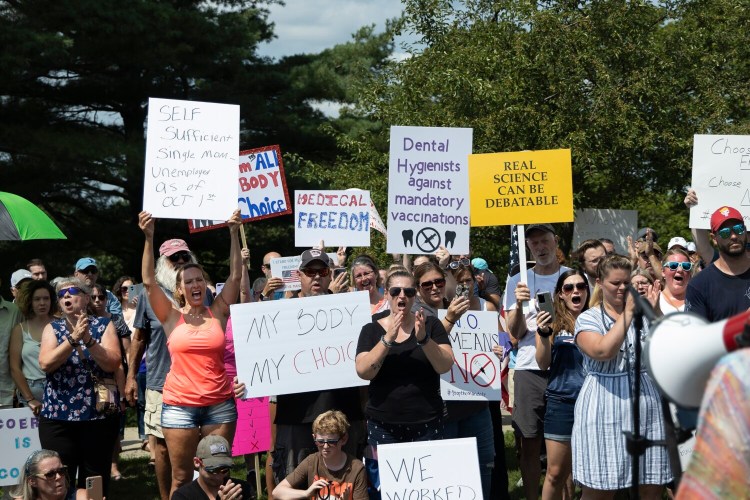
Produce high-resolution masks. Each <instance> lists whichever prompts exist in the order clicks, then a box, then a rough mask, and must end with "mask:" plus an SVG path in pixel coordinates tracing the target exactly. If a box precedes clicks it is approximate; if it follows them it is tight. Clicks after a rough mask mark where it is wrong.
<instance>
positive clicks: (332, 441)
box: [315, 288, 414, 446]
mask: <svg viewBox="0 0 750 500" xmlns="http://www.w3.org/2000/svg"><path fill="white" fill-rule="evenodd" d="M412 290H414V289H413V288H412ZM339 441H341V438H338V439H316V440H315V444H317V445H318V446H325V445H329V446H336V445H337V444H339Z"/></svg>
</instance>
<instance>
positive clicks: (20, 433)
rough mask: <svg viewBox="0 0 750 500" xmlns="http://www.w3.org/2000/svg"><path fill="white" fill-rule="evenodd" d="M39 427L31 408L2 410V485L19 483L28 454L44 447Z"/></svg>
mask: <svg viewBox="0 0 750 500" xmlns="http://www.w3.org/2000/svg"><path fill="white" fill-rule="evenodd" d="M38 428H39V421H38V420H37V418H36V417H35V416H34V414H33V413H32V412H31V410H30V409H29V408H15V409H11V410H0V450H3V452H2V453H1V454H0V486H5V485H11V484H18V482H19V481H20V477H21V470H22V469H23V464H24V462H25V461H26V459H27V458H28V456H29V455H31V452H33V451H36V450H41V449H42V445H41V444H40V443H39V430H38Z"/></svg>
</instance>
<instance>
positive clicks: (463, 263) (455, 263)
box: [448, 259, 471, 269]
mask: <svg viewBox="0 0 750 500" xmlns="http://www.w3.org/2000/svg"><path fill="white" fill-rule="evenodd" d="M470 265H471V261H470V260H469V259H459V260H452V261H450V262H449V263H448V267H449V268H451V269H458V268H459V267H469V266H470Z"/></svg>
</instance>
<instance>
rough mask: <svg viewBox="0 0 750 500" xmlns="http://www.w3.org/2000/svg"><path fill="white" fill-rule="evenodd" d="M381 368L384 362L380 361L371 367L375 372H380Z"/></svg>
mask: <svg viewBox="0 0 750 500" xmlns="http://www.w3.org/2000/svg"><path fill="white" fill-rule="evenodd" d="M381 366H383V362H382V361H378V362H377V363H373V364H371V365H370V367H371V368H372V369H373V370H374V371H378V370H380V367H381Z"/></svg>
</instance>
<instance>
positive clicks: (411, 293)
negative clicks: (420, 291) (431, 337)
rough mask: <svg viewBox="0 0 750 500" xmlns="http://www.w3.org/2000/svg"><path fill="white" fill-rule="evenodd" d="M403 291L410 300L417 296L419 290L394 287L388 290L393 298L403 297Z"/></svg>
mask: <svg viewBox="0 0 750 500" xmlns="http://www.w3.org/2000/svg"><path fill="white" fill-rule="evenodd" d="M401 290H403V291H404V295H406V296H407V297H409V298H412V297H414V296H415V295H416V294H417V289H416V288H413V287H401V286H392V287H390V288H389V289H388V294H389V295H390V296H391V297H398V296H399V295H401Z"/></svg>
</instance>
